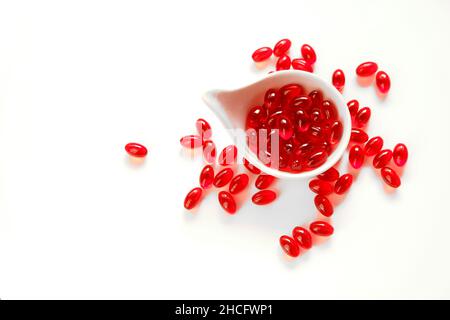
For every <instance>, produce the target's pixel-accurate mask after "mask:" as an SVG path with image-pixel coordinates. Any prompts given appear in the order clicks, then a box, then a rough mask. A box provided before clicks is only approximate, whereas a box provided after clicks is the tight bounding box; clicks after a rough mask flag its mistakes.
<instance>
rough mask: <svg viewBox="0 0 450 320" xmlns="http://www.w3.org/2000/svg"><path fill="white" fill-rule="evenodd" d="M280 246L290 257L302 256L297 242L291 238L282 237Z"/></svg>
mask: <svg viewBox="0 0 450 320" xmlns="http://www.w3.org/2000/svg"><path fill="white" fill-rule="evenodd" d="M280 246H281V248H282V249H283V251H284V252H285V253H286V254H287V255H288V256H290V257H293V258H295V257H298V255H299V254H300V247H299V245H298V244H297V242H296V241H295V240H294V239H292V238H291V237H289V236H281V237H280Z"/></svg>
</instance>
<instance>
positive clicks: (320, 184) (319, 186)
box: [309, 179, 333, 196]
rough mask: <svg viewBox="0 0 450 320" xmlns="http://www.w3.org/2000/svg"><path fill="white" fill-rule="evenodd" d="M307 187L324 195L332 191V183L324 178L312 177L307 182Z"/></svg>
mask: <svg viewBox="0 0 450 320" xmlns="http://www.w3.org/2000/svg"><path fill="white" fill-rule="evenodd" d="M309 189H311V191H312V192H314V193H317V194H320V195H323V196H326V195H329V194H330V193H332V192H333V187H332V185H331V184H330V183H329V182H327V181H324V180H319V179H313V180H311V181H310V182H309Z"/></svg>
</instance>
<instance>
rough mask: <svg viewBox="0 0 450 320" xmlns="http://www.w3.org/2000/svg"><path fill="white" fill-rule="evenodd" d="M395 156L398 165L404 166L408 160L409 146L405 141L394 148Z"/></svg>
mask: <svg viewBox="0 0 450 320" xmlns="http://www.w3.org/2000/svg"><path fill="white" fill-rule="evenodd" d="M393 158H394V162H395V164H396V165H397V166H399V167H403V166H404V165H405V163H406V161H408V148H406V146H405V145H404V144H403V143H399V144H397V145H396V146H395V148H394V152H393Z"/></svg>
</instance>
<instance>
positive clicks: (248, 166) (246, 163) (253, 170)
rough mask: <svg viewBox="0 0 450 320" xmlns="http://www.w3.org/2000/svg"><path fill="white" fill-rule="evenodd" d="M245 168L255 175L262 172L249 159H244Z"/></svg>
mask: <svg viewBox="0 0 450 320" xmlns="http://www.w3.org/2000/svg"><path fill="white" fill-rule="evenodd" d="M244 166H245V167H246V168H247V170H248V171H250V172H251V173H254V174H260V173H261V170H259V169H258V168H257V167H255V166H254V165H252V164H251V163H250V162H249V161H248V160H247V159H245V158H244Z"/></svg>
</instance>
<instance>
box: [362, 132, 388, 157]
mask: <svg viewBox="0 0 450 320" xmlns="http://www.w3.org/2000/svg"><path fill="white" fill-rule="evenodd" d="M383 143H384V142H383V138H381V137H378V136H377V137H373V138H371V139H370V140H369V141H367V143H366V145H365V146H364V152H365V153H366V156H369V157H371V156H374V155H376V154H377V153H378V152H380V151H381V149H382V148H383Z"/></svg>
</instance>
